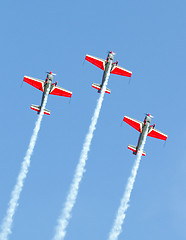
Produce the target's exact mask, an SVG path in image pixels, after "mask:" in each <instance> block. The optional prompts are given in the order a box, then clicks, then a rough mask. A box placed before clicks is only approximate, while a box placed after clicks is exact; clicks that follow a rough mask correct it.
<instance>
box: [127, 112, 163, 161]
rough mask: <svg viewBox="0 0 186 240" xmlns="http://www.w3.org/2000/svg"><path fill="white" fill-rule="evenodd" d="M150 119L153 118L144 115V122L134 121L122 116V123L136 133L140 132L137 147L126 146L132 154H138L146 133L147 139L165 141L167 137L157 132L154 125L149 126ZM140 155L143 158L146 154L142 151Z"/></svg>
mask: <svg viewBox="0 0 186 240" xmlns="http://www.w3.org/2000/svg"><path fill="white" fill-rule="evenodd" d="M151 118H153V116H151V115H150V113H149V114H146V116H145V119H144V122H141V121H138V120H135V119H133V118H130V117H127V116H124V118H123V121H124V122H126V123H128V124H129V125H130V126H132V127H133V128H135V129H136V130H137V131H139V132H140V136H139V140H138V144H137V147H135V146H133V145H128V149H129V150H131V151H133V154H135V155H136V154H138V152H139V150H140V148H141V145H142V142H143V140H144V136H145V132H146V131H148V132H147V136H149V137H154V138H158V139H161V140H165V141H166V140H167V135H166V134H164V133H162V132H160V131H159V130H157V129H155V128H154V127H155V124H153V125H150V122H151ZM142 155H143V156H145V155H146V153H145V152H144V151H142Z"/></svg>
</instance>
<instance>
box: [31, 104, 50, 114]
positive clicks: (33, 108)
mask: <svg viewBox="0 0 186 240" xmlns="http://www.w3.org/2000/svg"><path fill="white" fill-rule="evenodd" d="M30 108H31V109H32V110H34V111H36V112H38V114H39V113H40V110H41V107H40V106H38V105H33V104H32V105H31V107H30ZM43 113H44V114H46V115H50V111H49V110H48V109H44V111H43Z"/></svg>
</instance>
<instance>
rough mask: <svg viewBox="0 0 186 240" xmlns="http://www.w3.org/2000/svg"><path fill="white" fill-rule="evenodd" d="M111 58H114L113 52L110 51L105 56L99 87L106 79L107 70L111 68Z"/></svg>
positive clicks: (109, 70)
mask: <svg viewBox="0 0 186 240" xmlns="http://www.w3.org/2000/svg"><path fill="white" fill-rule="evenodd" d="M113 60H114V54H113V53H112V52H110V53H109V54H108V56H107V62H106V63H105V71H104V73H103V78H102V83H101V88H102V87H103V84H104V82H105V80H106V77H107V74H108V73H109V72H111V70H112V67H113ZM98 92H101V90H100V91H98Z"/></svg>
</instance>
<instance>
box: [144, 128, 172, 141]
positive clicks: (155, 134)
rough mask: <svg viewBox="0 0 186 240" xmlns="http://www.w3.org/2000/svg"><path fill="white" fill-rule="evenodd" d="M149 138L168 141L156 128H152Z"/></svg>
mask: <svg viewBox="0 0 186 240" xmlns="http://www.w3.org/2000/svg"><path fill="white" fill-rule="evenodd" d="M147 136H149V137H154V138H158V139H161V140H165V141H166V140H167V137H168V136H167V135H166V134H164V133H162V132H160V131H159V130H157V129H155V128H151V129H150V131H149V133H148V135H147Z"/></svg>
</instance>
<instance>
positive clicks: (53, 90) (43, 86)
mask: <svg viewBox="0 0 186 240" xmlns="http://www.w3.org/2000/svg"><path fill="white" fill-rule="evenodd" d="M54 75H56V74H55V73H52V72H47V77H46V79H45V81H43V80H40V79H37V78H33V77H28V76H24V79H23V81H24V82H27V83H28V84H30V85H32V86H33V87H35V88H37V89H39V90H41V91H42V92H43V97H42V100H41V105H40V106H38V105H33V104H32V105H31V107H30V108H31V109H32V110H35V111H37V113H38V114H39V113H40V111H41V107H42V105H43V101H44V98H45V94H46V91H47V89H48V87H50V91H49V94H51V95H57V96H63V97H69V98H71V96H72V92H70V91H68V90H66V89H64V88H61V87H58V86H57V82H55V83H52V81H53V76H54ZM44 114H47V115H50V111H49V110H47V109H44Z"/></svg>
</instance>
